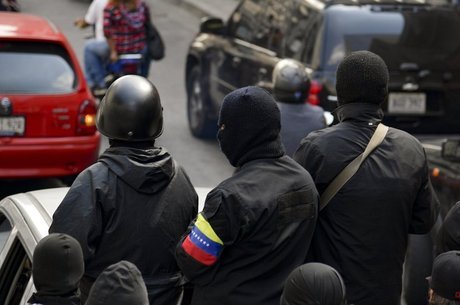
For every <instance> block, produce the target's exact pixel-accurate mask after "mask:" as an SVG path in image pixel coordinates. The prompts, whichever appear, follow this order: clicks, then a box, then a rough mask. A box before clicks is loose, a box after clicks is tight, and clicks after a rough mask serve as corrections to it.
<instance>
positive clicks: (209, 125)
mask: <svg viewBox="0 0 460 305" xmlns="http://www.w3.org/2000/svg"><path fill="white" fill-rule="evenodd" d="M208 105H209V104H208V93H207V88H204V86H203V85H202V81H201V70H200V67H198V66H195V67H193V68H192V70H191V71H190V74H189V77H188V79H187V116H188V123H189V127H190V131H191V132H192V134H193V135H194V136H195V137H198V138H211V137H215V135H216V131H217V125H216V121H215V120H210V119H209V118H208Z"/></svg>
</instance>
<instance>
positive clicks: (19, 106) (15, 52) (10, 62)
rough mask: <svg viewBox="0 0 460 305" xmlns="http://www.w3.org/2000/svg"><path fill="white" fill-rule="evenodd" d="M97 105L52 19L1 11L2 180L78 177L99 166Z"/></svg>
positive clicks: (0, 155) (65, 41)
mask: <svg viewBox="0 0 460 305" xmlns="http://www.w3.org/2000/svg"><path fill="white" fill-rule="evenodd" d="M95 116H96V103H95V100H94V98H93V97H92V95H91V93H90V90H89V88H88V87H87V85H86V82H85V79H84V76H83V72H82V70H81V68H80V65H79V62H78V59H77V57H76V55H75V53H74V51H73V50H72V47H71V46H70V44H69V42H68V41H67V39H66V37H65V36H64V34H63V33H62V32H60V31H59V30H58V29H57V28H56V27H55V26H54V25H53V24H52V23H51V22H50V21H48V20H46V19H44V18H42V17H38V16H34V15H28V14H22V13H8V12H0V179H11V178H13V179H16V178H40V177H60V178H64V179H63V180H66V178H70V180H71V178H72V177H75V175H77V174H78V173H80V172H81V171H82V170H83V169H85V168H86V167H88V166H89V165H91V164H92V163H94V162H95V161H96V159H97V157H98V153H99V145H100V144H99V143H100V134H99V133H98V132H97V130H96V127H95Z"/></svg>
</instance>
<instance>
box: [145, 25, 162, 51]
mask: <svg viewBox="0 0 460 305" xmlns="http://www.w3.org/2000/svg"><path fill="white" fill-rule="evenodd" d="M146 33H147V54H148V56H149V58H151V59H153V60H161V59H163V57H165V44H164V42H163V38H161V35H160V32H159V31H158V30H157V28H156V27H155V26H154V25H153V23H152V21H151V20H150V18H147V23H146Z"/></svg>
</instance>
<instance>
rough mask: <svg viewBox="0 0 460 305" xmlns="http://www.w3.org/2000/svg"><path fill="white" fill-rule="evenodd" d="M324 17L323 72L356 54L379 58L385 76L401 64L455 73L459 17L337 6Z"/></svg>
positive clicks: (446, 12)
mask: <svg viewBox="0 0 460 305" xmlns="http://www.w3.org/2000/svg"><path fill="white" fill-rule="evenodd" d="M329 14H330V16H329V18H327V20H328V25H327V37H326V44H325V45H326V47H325V53H324V54H325V57H324V59H323V65H324V67H325V69H326V70H334V71H335V70H336V68H337V65H338V63H340V62H341V61H342V59H343V57H344V56H346V55H347V54H349V53H351V52H353V51H357V50H369V51H372V52H374V53H377V54H379V55H380V56H381V57H382V58H383V59H384V60H385V62H386V63H387V65H388V68H389V69H390V70H399V69H400V66H401V64H402V63H415V64H417V66H418V67H419V68H420V69H429V70H445V69H449V70H460V39H459V37H460V15H459V12H458V11H456V10H452V8H450V9H429V8H422V7H411V8H399V9H396V8H391V7H387V8H385V7H384V6H383V7H382V6H381V7H378V6H376V7H372V6H371V7H370V9H369V8H367V9H363V8H359V7H346V6H337V7H336V8H331V9H330V11H329ZM335 14H340V15H336V16H334V15H335Z"/></svg>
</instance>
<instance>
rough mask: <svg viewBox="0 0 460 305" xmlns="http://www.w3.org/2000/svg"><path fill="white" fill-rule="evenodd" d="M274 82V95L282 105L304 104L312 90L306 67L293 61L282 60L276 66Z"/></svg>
mask: <svg viewBox="0 0 460 305" xmlns="http://www.w3.org/2000/svg"><path fill="white" fill-rule="evenodd" d="M272 82H273V95H274V96H275V98H276V100H277V101H278V102H282V103H297V104H300V103H304V102H305V100H306V98H307V95H308V90H310V78H309V77H308V74H307V71H306V69H305V66H304V65H303V64H301V63H300V62H298V61H296V60H293V59H282V60H280V61H279V62H278V63H277V64H276V66H275V68H274V69H273V79H272Z"/></svg>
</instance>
